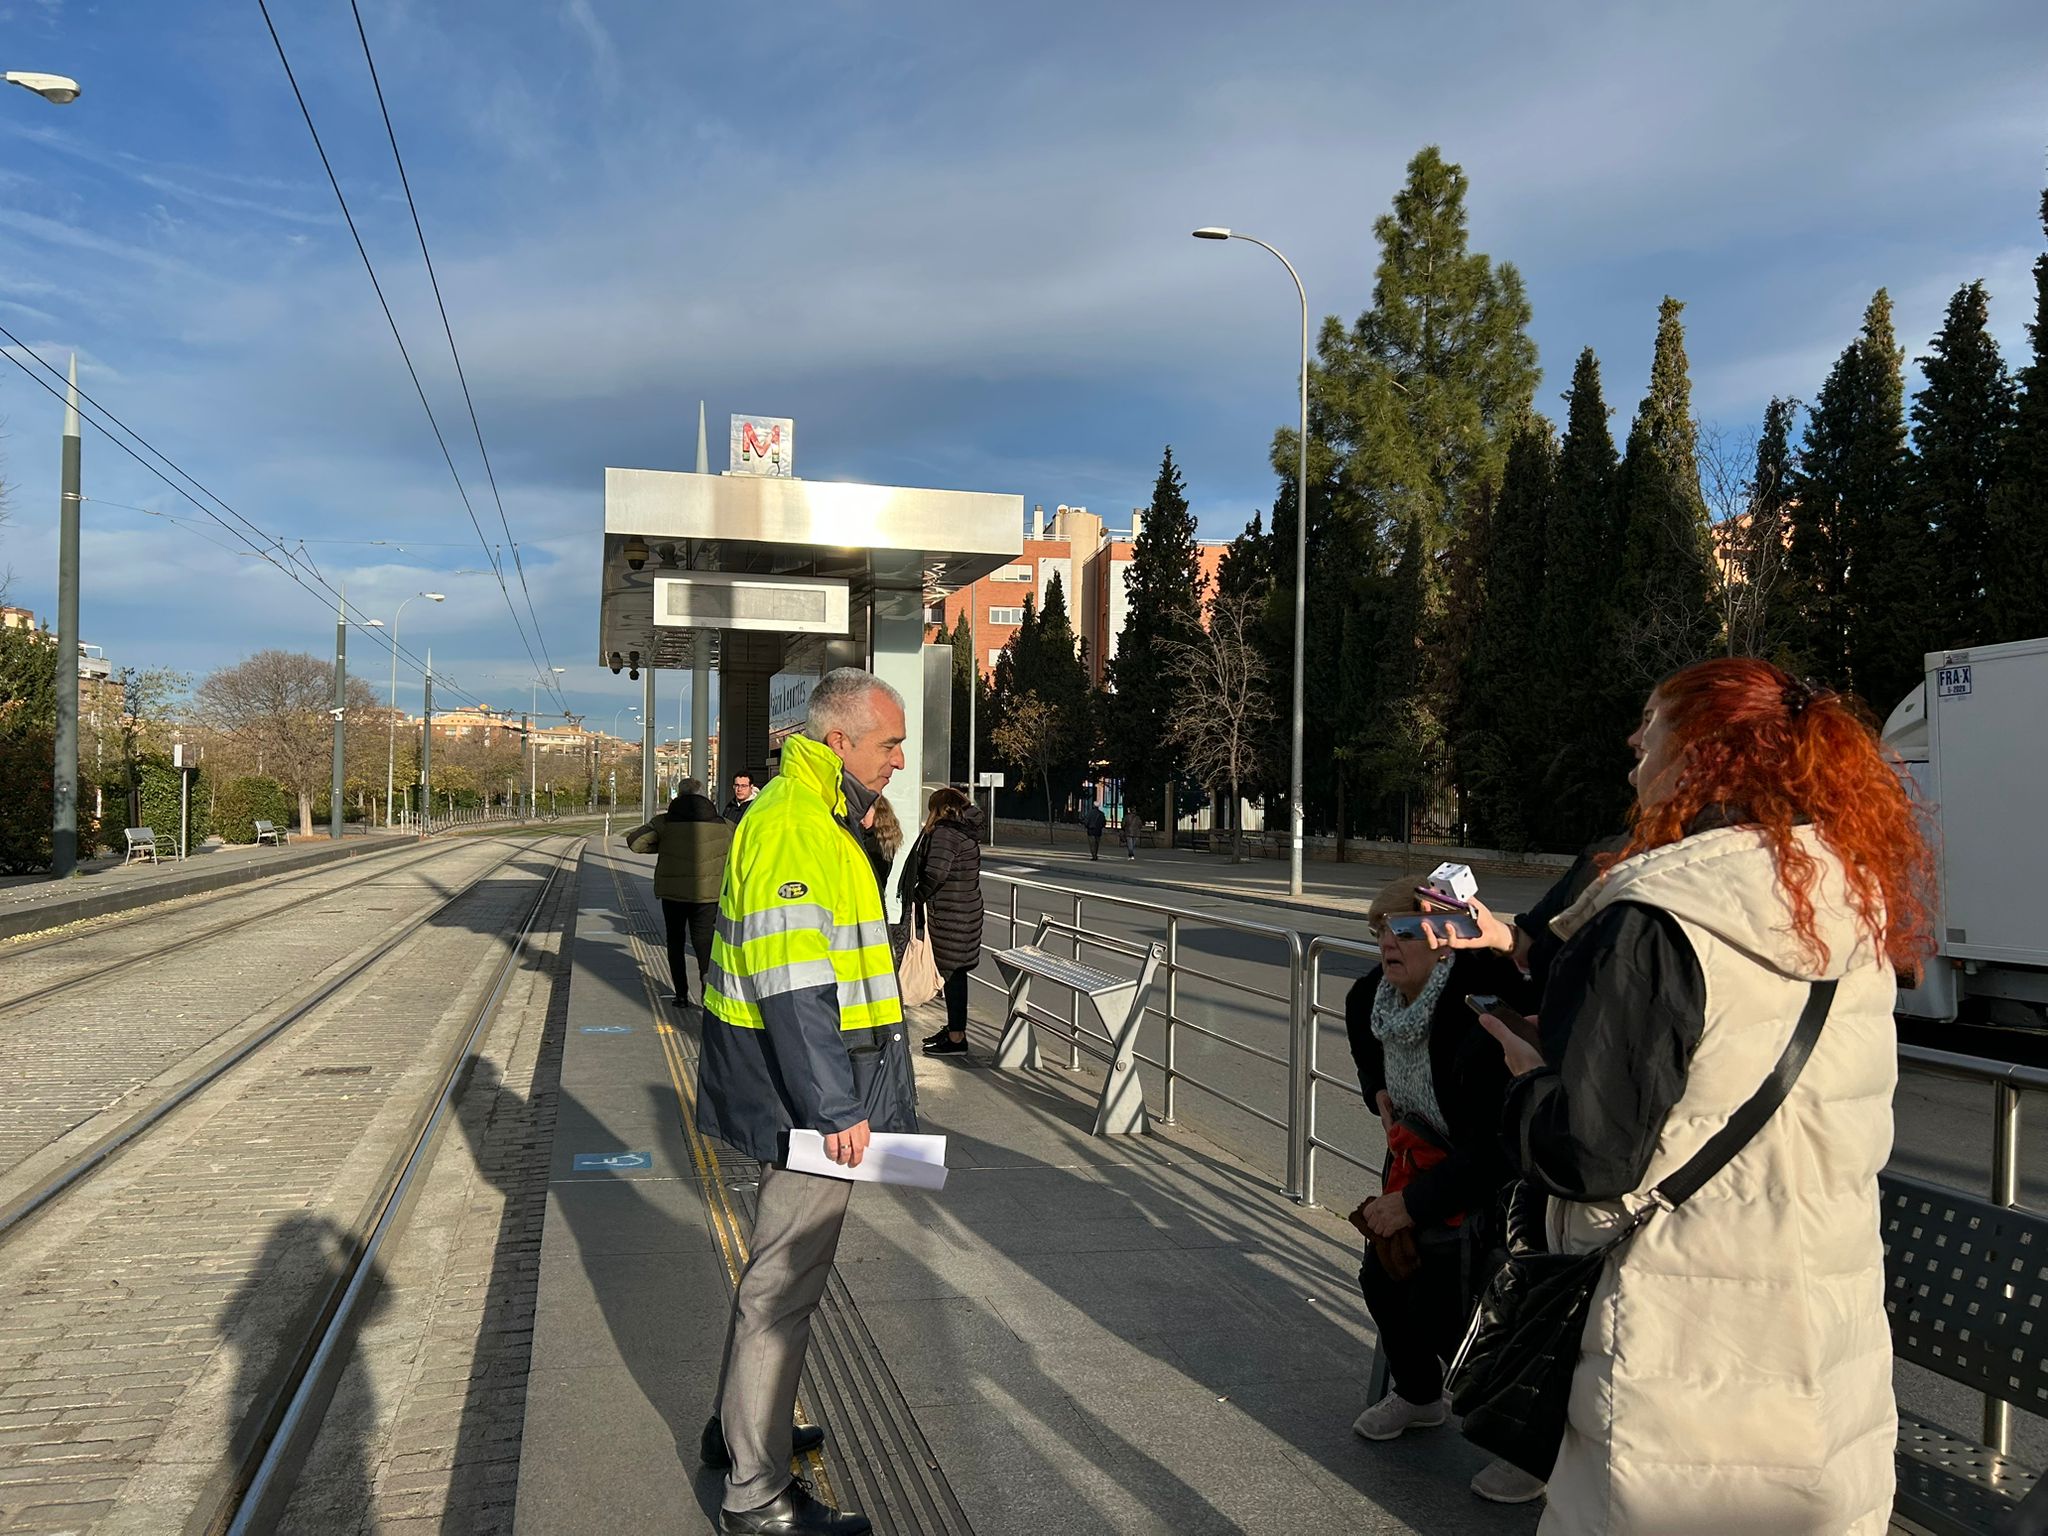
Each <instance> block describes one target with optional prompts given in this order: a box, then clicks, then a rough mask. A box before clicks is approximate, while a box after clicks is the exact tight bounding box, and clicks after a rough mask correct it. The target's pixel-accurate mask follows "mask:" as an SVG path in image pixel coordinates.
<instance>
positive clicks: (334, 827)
mask: <svg viewBox="0 0 2048 1536" xmlns="http://www.w3.org/2000/svg"><path fill="white" fill-rule="evenodd" d="M347 594H348V588H347V587H346V586H344V587H342V588H341V591H340V595H339V596H338V597H337V599H336V602H335V606H334V779H333V782H332V784H331V785H330V786H329V788H328V792H327V835H328V836H329V837H332V838H338V837H340V836H341V810H342V805H341V802H342V796H343V794H344V793H345V792H346V780H347V777H348V758H347V754H348V735H347V732H348V595H347Z"/></svg>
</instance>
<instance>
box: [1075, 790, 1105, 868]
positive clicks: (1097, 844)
mask: <svg viewBox="0 0 2048 1536" xmlns="http://www.w3.org/2000/svg"><path fill="white" fill-rule="evenodd" d="M1108 825H1109V818H1108V817H1107V816H1105V815H1103V814H1102V807H1101V806H1099V805H1097V804H1096V803H1095V802H1094V801H1093V800H1090V801H1089V802H1088V803H1087V804H1086V805H1084V806H1082V807H1081V830H1082V831H1083V832H1086V833H1087V834H1088V857H1089V858H1090V859H1099V858H1101V857H1102V833H1103V830H1104V828H1106V827H1107V826H1108Z"/></svg>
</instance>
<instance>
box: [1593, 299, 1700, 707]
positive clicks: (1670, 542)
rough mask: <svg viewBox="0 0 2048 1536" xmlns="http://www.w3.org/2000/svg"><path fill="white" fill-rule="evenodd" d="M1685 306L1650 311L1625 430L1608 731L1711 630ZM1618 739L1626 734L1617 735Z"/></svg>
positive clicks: (1667, 303) (1674, 303) (1691, 656)
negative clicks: (1635, 399) (1650, 329)
mask: <svg viewBox="0 0 2048 1536" xmlns="http://www.w3.org/2000/svg"><path fill="white" fill-rule="evenodd" d="M1684 309H1685V306H1684V305H1683V304H1681V303H1680V302H1679V301H1678V300H1677V299H1674V298H1670V297H1668V296H1667V297H1666V298H1665V300H1664V302H1663V304H1661V305H1660V306H1659V307H1658V311H1657V347H1656V352H1655V353H1654V355H1653V356H1652V358H1651V362H1650V388H1649V392H1648V393H1647V394H1645V395H1644V396H1643V403H1642V405H1641V406H1640V407H1639V408H1638V409H1637V411H1636V419H1635V423H1634V425H1633V426H1632V427H1630V429H1629V434H1628V448H1627V451H1626V452H1625V453H1624V454H1623V455H1622V461H1621V476H1620V480H1619V482H1618V484H1619V493H1618V503H1617V521H1618V524H1619V530H1620V536H1621V589H1620V599H1621V615H1620V623H1621V628H1622V654H1623V656H1624V658H1625V660H1626V661H1627V663H1628V665H1629V671H1630V673H1631V675H1629V676H1627V677H1625V678H1623V679H1622V686H1621V688H1620V689H1619V690H1618V697H1619V699H1620V703H1619V705H1618V706H1617V709H1616V712H1615V714H1614V715H1613V717H1612V718H1611V719H1610V721H1609V722H1608V724H1609V729H1610V730H1611V729H1613V728H1614V727H1615V726H1626V727H1628V728H1629V729H1633V723H1634V721H1635V718H1636V716H1637V715H1638V714H1639V713H1640V710H1641V705H1642V695H1643V693H1644V692H1645V691H1646V690H1647V688H1648V687H1649V686H1650V685H1651V684H1654V683H1655V682H1656V681H1657V679H1658V678H1660V677H1662V676H1664V675H1665V674H1666V673H1667V672H1670V671H1673V670H1674V669H1676V668H1678V667H1681V666H1684V665H1686V664H1687V663H1688V662H1692V661H1697V660H1698V659H1699V658H1701V657H1702V656H1705V655H1707V654H1708V653H1709V652H1710V651H1712V649H1713V648H1714V642H1715V639H1716V637H1717V633H1718V630H1719V627H1720V626H1719V615H1718V613H1717V611H1716V605H1715V601H1714V599H1715V593H1716V587H1717V584H1718V579H1719V578H1718V574H1717V571H1716V568H1715V564H1714V546H1713V535H1712V531H1711V529H1710V528H1709V526H1708V523H1707V504H1706V499H1705V498H1704V497H1703V496H1701V494H1700V470H1699V453H1698V443H1697V436H1696V430H1695V428H1694V425H1693V418H1692V379H1691V376H1690V372H1689V369H1688V366H1687V363H1686V357H1685V327H1684V325H1683V324H1682V323H1681V322H1680V320H1679V318H1678V317H1679V315H1680V313H1681V312H1682V311H1683V310H1684ZM1621 734H1622V736H1623V737H1624V738H1625V737H1626V736H1627V735H1628V729H1624V730H1623V731H1622V733H1621Z"/></svg>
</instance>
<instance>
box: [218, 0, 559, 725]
mask: <svg viewBox="0 0 2048 1536" xmlns="http://www.w3.org/2000/svg"><path fill="white" fill-rule="evenodd" d="M256 8H257V10H258V11H260V12H261V13H262V15H263V25H264V26H265V28H267V29H268V30H269V33H270V41H271V44H272V45H273V46H274V47H275V48H276V49H277V60H278V63H279V64H281V65H283V66H284V76H285V81H286V83H287V84H288V85H290V86H291V91H292V98H293V99H294V100H295V101H296V102H297V103H298V106H299V115H300V116H301V117H302V118H304V119H305V123H306V132H307V133H308V134H310V135H311V136H312V139H313V150H314V153H315V154H317V155H318V156H319V158H320V166H321V169H322V170H324V171H325V172H326V173H327V184H328V185H329V186H330V187H332V188H333V189H334V198H335V201H336V202H337V203H339V204H340V205H341V216H342V219H343V221H344V222H346V223H347V225H348V232H349V235H350V237H351V238H352V239H353V240H354V241H355V247H356V254H357V255H358V256H360V257H361V258H362V262H363V270H364V271H365V272H367V273H368V274H369V277H370V287H371V288H372V290H374V291H375V293H376V295H377V306H378V308H379V309H381V310H382V311H383V312H384V323H385V324H386V325H387V326H389V327H390V329H391V339H392V340H393V341H394V342H396V343H397V344H398V355H399V357H400V358H401V359H402V360H403V361H404V363H405V371H406V374H407V376H408V377H410V378H411V380H412V387H413V392H414V393H415V394H417V395H418V396H419V401H420V409H421V410H423V411H424V412H426V416H427V425H428V426H429V427H430V428H432V430H433V434H434V441H435V443H436V444H438V445H439V447H440V449H441V457H442V459H443V460H445V461H446V463H447V465H448V474H449V476H450V478H452V479H453V480H454V482H455V492H456V495H458V496H459V497H460V498H461V499H462V509H463V511H464V512H466V513H468V514H469V524H470V527H471V528H473V529H475V530H476V537H477V542H478V543H479V544H480V545H482V546H483V551H484V555H485V558H486V559H488V560H489V561H490V565H491V570H492V573H493V574H494V575H495V576H496V577H497V581H498V591H499V593H500V595H502V596H503V597H504V599H505V611H506V612H507V613H509V614H510V615H511V616H512V627H513V628H514V629H516V630H517V631H518V632H519V643H520V644H521V645H522V646H523V647H525V650H526V658H527V660H528V661H530V662H532V663H533V669H534V674H535V676H543V675H545V676H546V678H547V679H548V691H549V692H550V693H552V694H554V695H555V698H556V700H557V702H559V703H561V704H562V705H563V707H564V708H566V707H567V704H568V701H567V699H566V698H565V697H564V696H563V694H562V691H561V687H560V685H559V684H557V683H556V682H555V681H554V674H553V673H552V672H547V673H545V674H543V672H542V669H541V661H540V658H539V657H538V656H536V655H534V652H533V641H532V640H530V639H529V638H528V637H527V633H526V625H525V624H524V623H523V622H522V621H521V620H520V617H519V610H518V608H517V607H515V606H514V604H513V602H512V592H511V589H510V588H509V587H507V586H506V584H505V572H504V568H503V565H502V563H501V562H500V560H499V558H498V557H497V555H496V554H494V553H493V552H492V550H491V545H490V540H488V539H487V538H485V537H484V530H483V524H482V523H480V522H478V521H477V515H476V508H475V506H474V505H472V504H471V502H470V499H469V491H468V489H467V487H465V486H464V485H463V483H462V474H461V471H459V470H458V469H457V468H456V467H455V455H454V454H453V453H452V452H450V451H449V448H448V439H447V437H446V436H445V435H444V434H443V433H442V431H441V423H440V421H439V419H438V418H436V417H435V415H434V407H433V405H432V404H431V403H430V402H429V401H428V399H427V391H426V386H425V385H423V384H422V383H421V382H420V375H419V370H418V369H417V368H416V367H414V366H413V361H412V353H411V351H410V350H409V349H408V348H407V347H406V344H405V336H404V333H403V332H401V331H400V330H399V327H398V318H397V316H395V315H394V314H392V312H391V304H390V301H389V300H387V299H386V298H385V296H384V285H383V283H382V282H380V281H379V280H378V277H377V265H376V263H375V262H373V261H371V260H370V251H369V247H368V246H366V245H364V244H363V236H362V231H361V230H359V229H358V228H357V227H356V220H355V214H354V213H353V212H352V211H351V210H350V208H349V205H348V197H347V194H345V193H344V192H343V191H342V190H341V178H340V177H339V176H337V175H336V174H335V171H334V164H333V162H332V161H331V160H329V159H328V158H327V147H326V145H325V144H323V143H322V142H321V140H320V130H319V128H318V127H316V126H315V125H314V122H313V111H312V108H311V107H310V106H309V105H308V104H307V102H306V96H305V92H303V91H301V90H300V89H299V80H298V76H297V74H296V73H294V72H293V70H292V61H291V58H290V56H289V55H288V54H287V53H286V52H285V46H284V39H283V38H282V37H280V36H279V35H278V31H277V24H276V22H274V21H273V20H271V16H270V7H269V5H268V4H267V3H266V0H256Z"/></svg>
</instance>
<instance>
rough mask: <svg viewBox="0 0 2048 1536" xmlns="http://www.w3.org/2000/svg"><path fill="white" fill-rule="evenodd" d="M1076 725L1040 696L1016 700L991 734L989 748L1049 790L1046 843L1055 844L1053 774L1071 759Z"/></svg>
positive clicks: (1046, 807)
mask: <svg viewBox="0 0 2048 1536" xmlns="http://www.w3.org/2000/svg"><path fill="white" fill-rule="evenodd" d="M1072 734H1073V733H1072V723H1071V722H1070V721H1068V720H1067V719H1066V718H1065V717H1064V715H1063V714H1062V712H1061V710H1060V709H1059V707H1058V706H1057V705H1055V704H1053V703H1052V702H1051V701H1050V700H1049V699H1045V698H1042V697H1040V696H1039V695H1038V694H1036V693H1027V694H1024V695H1022V696H1021V697H1019V698H1016V699H1013V700H1011V702H1010V705H1009V707H1008V708H1007V709H1005V710H1004V711H1003V719H1002V723H1001V724H999V725H997V726H996V728H995V729H994V730H993V731H991V732H989V744H990V745H991V746H993V747H994V748H995V749H996V751H997V752H999V753H1000V754H1002V756H1003V758H1004V759H1005V760H1007V761H1009V762H1012V763H1015V764H1016V765H1017V766H1018V767H1020V768H1022V769H1023V770H1024V771H1025V772H1027V773H1036V774H1037V775H1038V779H1039V782H1040V783H1041V784H1043V785H1044V786H1045V840H1046V841H1047V842H1048V843H1050V842H1051V841H1052V826H1053V823H1052V771H1053V769H1055V768H1057V767H1058V766H1059V765H1060V764H1061V763H1063V762H1065V761H1066V759H1067V751H1068V742H1069V740H1070V739H1071V736H1072Z"/></svg>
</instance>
